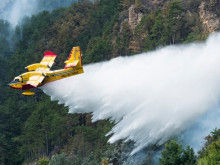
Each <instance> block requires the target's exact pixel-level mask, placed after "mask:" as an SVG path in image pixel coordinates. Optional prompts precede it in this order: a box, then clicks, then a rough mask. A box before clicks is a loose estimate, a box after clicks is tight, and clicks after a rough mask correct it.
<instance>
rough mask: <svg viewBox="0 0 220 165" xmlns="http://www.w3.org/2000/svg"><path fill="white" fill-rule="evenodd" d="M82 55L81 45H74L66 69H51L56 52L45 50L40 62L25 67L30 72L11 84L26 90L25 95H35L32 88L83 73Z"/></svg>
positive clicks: (15, 87)
mask: <svg viewBox="0 0 220 165" xmlns="http://www.w3.org/2000/svg"><path fill="white" fill-rule="evenodd" d="M81 57H82V55H81V51H80V47H79V46H77V47H73V49H72V51H71V53H70V55H69V58H68V60H67V61H65V64H66V65H65V67H64V69H60V70H54V71H50V68H51V67H52V65H53V63H54V60H55V58H56V54H54V53H53V52H51V51H49V52H45V53H44V57H43V59H42V60H41V62H40V63H37V64H32V65H29V66H27V67H25V69H28V71H29V72H26V73H23V74H21V75H19V76H17V77H15V78H14V80H13V81H12V82H11V83H10V84H9V86H10V87H11V88H14V89H22V90H24V92H23V93H22V94H23V95H28V96H30V95H34V94H35V93H34V92H31V91H30V89H31V88H37V87H39V86H42V85H44V84H46V83H48V82H51V81H55V80H59V79H63V78H66V77H70V76H75V75H77V74H80V73H83V72H84V71H83V67H82V58H81Z"/></svg>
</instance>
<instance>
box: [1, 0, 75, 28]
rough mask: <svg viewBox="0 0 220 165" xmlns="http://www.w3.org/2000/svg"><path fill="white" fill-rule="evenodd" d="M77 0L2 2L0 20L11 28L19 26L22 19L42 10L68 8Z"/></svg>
mask: <svg viewBox="0 0 220 165" xmlns="http://www.w3.org/2000/svg"><path fill="white" fill-rule="evenodd" d="M76 1H77V0H66V1H63V0H49V1H48V0H3V2H1V4H0V18H1V19H4V20H7V21H8V22H9V23H10V24H11V25H12V26H13V27H15V26H17V25H19V23H20V21H21V20H22V19H23V18H24V17H31V16H32V15H34V14H37V13H39V12H41V11H43V10H48V11H51V10H53V9H56V8H59V7H67V6H70V5H71V4H72V3H73V2H76Z"/></svg>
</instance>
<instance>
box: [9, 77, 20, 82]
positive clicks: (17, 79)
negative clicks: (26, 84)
mask: <svg viewBox="0 0 220 165" xmlns="http://www.w3.org/2000/svg"><path fill="white" fill-rule="evenodd" d="M19 82H20V80H19V77H15V78H14V80H13V81H12V82H11V83H19Z"/></svg>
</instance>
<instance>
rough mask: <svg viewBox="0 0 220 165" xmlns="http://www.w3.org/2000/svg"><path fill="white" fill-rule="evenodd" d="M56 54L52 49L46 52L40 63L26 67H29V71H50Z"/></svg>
mask: <svg viewBox="0 0 220 165" xmlns="http://www.w3.org/2000/svg"><path fill="white" fill-rule="evenodd" d="M56 56H57V55H56V54H54V53H53V52H51V51H49V52H45V53H44V57H43V59H42V60H41V62H40V63H37V64H32V65H29V66H27V67H25V68H26V69H28V71H49V70H50V68H51V66H52V65H53V63H54V60H55V58H56Z"/></svg>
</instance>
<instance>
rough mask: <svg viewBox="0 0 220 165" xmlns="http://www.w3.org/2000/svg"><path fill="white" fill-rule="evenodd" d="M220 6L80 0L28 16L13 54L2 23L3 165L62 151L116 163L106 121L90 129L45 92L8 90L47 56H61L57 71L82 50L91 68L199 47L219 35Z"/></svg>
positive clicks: (84, 118) (197, 0)
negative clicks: (166, 49) (181, 46)
mask: <svg viewBox="0 0 220 165" xmlns="http://www.w3.org/2000/svg"><path fill="white" fill-rule="evenodd" d="M219 7H220V2H219V1H217V0H216V1H215V0H212V1H211V0H210V1H209V0H187V1H184V0H150V1H149V0H114V1H109V0H100V1H95V2H91V1H88V0H80V1H78V2H77V3H75V4H73V5H71V6H70V7H67V8H59V9H55V10H53V11H52V12H48V11H43V12H41V13H39V14H37V15H33V16H31V17H28V18H25V19H24V20H23V21H22V24H21V26H18V27H17V28H16V33H15V34H14V36H13V37H14V38H15V39H14V41H16V42H14V43H13V44H14V45H15V49H10V46H9V44H8V43H7V37H9V35H10V33H9V32H7V28H6V31H4V32H1V31H2V30H4V27H7V26H9V25H8V23H7V22H4V21H1V22H0V27H1V30H0V48H1V50H0V63H1V64H2V65H1V66H2V67H1V68H0V76H1V80H0V90H1V93H0V103H1V104H0V113H1V116H0V128H1V132H0V164H8V165H13V164H22V163H27V162H34V161H37V160H38V159H39V158H43V157H49V158H51V157H52V156H54V155H56V154H59V153H62V152H64V153H65V154H66V155H58V156H63V157H64V158H65V159H66V160H67V161H68V159H69V158H70V159H71V161H72V162H73V163H74V164H87V163H88V161H89V162H90V164H100V162H101V161H102V160H103V162H104V159H105V158H106V159H110V161H111V162H113V163H114V164H117V162H118V161H119V159H120V158H121V155H122V152H123V151H122V150H123V149H124V150H125V149H126V146H124V145H122V144H121V143H120V142H118V143H117V144H114V145H110V144H108V143H107V140H108V137H106V136H105V134H106V133H107V132H108V131H109V130H110V129H111V127H112V126H113V124H111V123H110V122H109V121H99V122H96V123H91V114H68V110H67V108H66V107H64V106H63V105H58V104H57V102H51V101H50V99H49V97H47V96H45V95H44V94H43V93H42V92H41V91H40V90H36V95H35V96H33V97H24V96H21V92H20V91H15V90H12V89H9V88H8V87H6V84H7V83H9V82H10V81H11V80H12V79H13V78H14V77H15V76H17V75H19V74H20V73H22V72H25V70H24V69H23V68H24V67H25V66H27V65H29V64H32V63H37V62H39V61H40V60H41V58H42V56H43V52H45V51H48V50H50V51H53V52H54V53H56V54H57V55H58V57H57V59H56V64H55V65H54V67H53V69H57V68H62V67H64V64H63V62H64V61H65V60H66V59H67V57H68V54H69V52H70V50H71V48H72V47H73V46H80V47H81V49H82V52H83V63H84V64H89V63H94V62H100V61H105V60H109V59H111V58H113V57H117V56H126V55H133V54H136V53H139V52H144V51H149V50H154V49H156V48H157V47H161V46H165V45H170V44H178V43H188V42H192V41H202V40H204V39H205V38H206V37H207V35H208V34H210V33H212V32H215V31H218V30H219V29H220V12H219V10H218V9H219ZM17 39H19V40H18V41H17ZM5 48H6V49H5ZM8 54H10V56H8ZM5 57H7V58H5ZM126 145H129V144H126ZM152 148H154V146H153V147H152ZM155 148H157V147H155ZM68 157H69V158H68ZM41 161H46V162H48V161H49V160H44V159H43V160H41Z"/></svg>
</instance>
